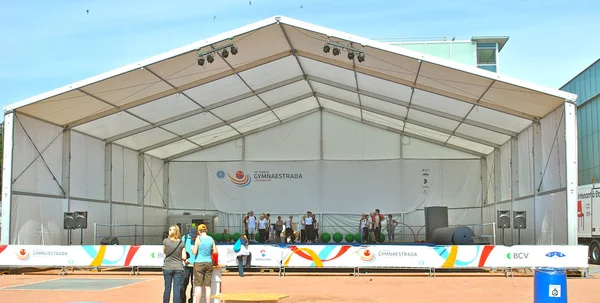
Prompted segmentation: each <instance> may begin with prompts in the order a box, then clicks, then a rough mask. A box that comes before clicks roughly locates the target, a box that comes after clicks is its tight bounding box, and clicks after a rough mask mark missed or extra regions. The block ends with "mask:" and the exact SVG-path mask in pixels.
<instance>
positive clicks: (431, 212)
mask: <svg viewBox="0 0 600 303" xmlns="http://www.w3.org/2000/svg"><path fill="white" fill-rule="evenodd" d="M440 227H448V207H447V206H432V207H425V241H430V240H431V237H432V234H433V231H434V230H435V229H437V228H440Z"/></svg>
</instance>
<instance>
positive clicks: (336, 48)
mask: <svg viewBox="0 0 600 303" xmlns="http://www.w3.org/2000/svg"><path fill="white" fill-rule="evenodd" d="M330 51H331V53H332V54H333V55H334V56H339V55H340V54H341V53H342V52H347V53H348V60H354V58H356V59H357V60H358V62H360V63H362V62H364V61H365V54H364V53H363V51H362V50H359V49H356V48H353V47H350V46H346V45H344V44H341V43H336V42H331V41H327V42H326V43H325V45H324V46H323V53H325V54H328V53H329V52H330Z"/></svg>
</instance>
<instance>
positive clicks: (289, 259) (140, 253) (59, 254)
mask: <svg viewBox="0 0 600 303" xmlns="http://www.w3.org/2000/svg"><path fill="white" fill-rule="evenodd" d="M217 249H218V251H219V263H220V264H225V265H227V266H237V254H236V253H235V252H234V251H233V245H218V246H217ZM248 249H249V250H250V252H251V254H252V266H254V267H271V268H277V267H279V266H284V267H289V268H294V267H325V268H341V267H343V268H353V267H360V268H368V267H378V268H386V267H387V268H399V267H409V268H531V267H557V268H587V267H588V248H587V246H585V245H575V246H549V245H544V246H541V245H540V246H536V245H531V246H525V245H523V246H521V245H519V246H512V247H507V246H494V245H462V246H457V245H455V246H424V245H365V246H352V245H297V246H294V245H290V246H286V247H283V248H282V247H279V246H277V245H256V244H252V245H250V246H249V247H248ZM164 258H165V254H164V253H163V246H162V245H143V246H129V245H110V246H106V245H101V246H92V245H84V246H79V245H72V246H58V245H57V246H41V245H38V246H35V245H22V246H20V245H3V246H0V267H2V266H24V267H62V266H68V267H71V266H73V267H96V266H98V267H132V266H139V267H156V268H160V267H162V266H163V263H164Z"/></svg>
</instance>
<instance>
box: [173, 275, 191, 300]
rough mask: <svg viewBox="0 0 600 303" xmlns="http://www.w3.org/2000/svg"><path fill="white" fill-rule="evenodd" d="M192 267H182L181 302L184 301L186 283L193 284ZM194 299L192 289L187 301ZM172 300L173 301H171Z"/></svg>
mask: <svg viewBox="0 0 600 303" xmlns="http://www.w3.org/2000/svg"><path fill="white" fill-rule="evenodd" d="M193 283H194V268H193V267H191V266H186V267H184V268H183V279H182V280H181V295H180V296H181V303H185V302H186V297H187V294H186V292H187V289H188V285H194V284H193ZM193 299H194V290H193V289H192V291H190V298H189V299H188V300H187V302H189V303H192V301H193ZM173 302H174V301H173Z"/></svg>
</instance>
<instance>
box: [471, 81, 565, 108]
mask: <svg viewBox="0 0 600 303" xmlns="http://www.w3.org/2000/svg"><path fill="white" fill-rule="evenodd" d="M482 100H483V101H487V102H489V103H492V104H498V105H501V106H503V107H506V108H510V109H513V110H516V111H519V112H523V113H526V114H529V115H533V116H536V117H543V116H544V115H546V114H547V113H548V112H549V111H551V110H553V109H555V108H557V107H559V106H560V105H561V104H563V103H564V102H565V100H564V99H561V98H558V97H551V96H548V95H545V94H539V93H536V92H534V91H533V90H530V89H526V88H520V87H516V86H514V85H509V84H506V83H501V82H496V83H494V85H492V87H491V88H490V89H489V90H488V91H487V93H485V96H483V98H482Z"/></svg>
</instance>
